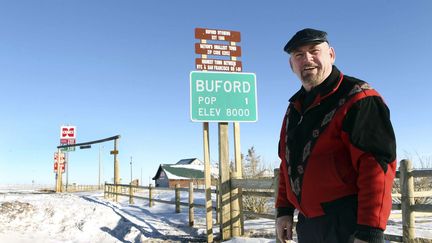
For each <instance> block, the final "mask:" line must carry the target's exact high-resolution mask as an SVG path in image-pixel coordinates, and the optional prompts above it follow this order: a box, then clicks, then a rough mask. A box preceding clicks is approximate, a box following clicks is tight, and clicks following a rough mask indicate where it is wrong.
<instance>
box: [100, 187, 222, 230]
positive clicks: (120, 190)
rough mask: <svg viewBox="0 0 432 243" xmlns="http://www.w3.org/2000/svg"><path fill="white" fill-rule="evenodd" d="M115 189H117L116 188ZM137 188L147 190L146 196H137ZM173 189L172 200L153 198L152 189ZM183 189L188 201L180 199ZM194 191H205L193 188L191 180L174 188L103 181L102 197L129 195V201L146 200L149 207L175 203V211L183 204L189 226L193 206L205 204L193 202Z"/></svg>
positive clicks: (203, 205)
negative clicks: (185, 208) (186, 209)
mask: <svg viewBox="0 0 432 243" xmlns="http://www.w3.org/2000/svg"><path fill="white" fill-rule="evenodd" d="M116 189H117V190H116ZM139 190H147V191H148V196H147V197H144V196H138V195H136V192H137V191H139ZM155 190H158V191H173V190H174V195H175V199H174V201H167V200H161V199H156V198H154V191H155ZM181 191H185V192H188V193H189V200H188V202H182V201H181V200H180V192H181ZM194 192H202V193H205V189H194V187H193V182H190V183H189V188H181V187H180V185H179V184H177V185H176V186H175V188H174V189H172V188H164V187H157V188H155V187H153V186H152V185H151V184H150V185H149V186H134V185H127V184H117V185H115V184H109V183H105V187H104V198H114V197H115V196H124V197H129V203H130V204H134V198H136V199H142V200H147V201H148V205H149V207H152V206H153V205H154V203H155V202H158V203H165V204H171V205H175V212H176V213H180V206H185V207H188V208H189V226H193V225H194V208H195V207H196V208H205V207H206V205H205V204H197V203H194ZM212 193H216V191H215V190H212ZM216 209H217V206H216V205H215V206H213V210H216Z"/></svg>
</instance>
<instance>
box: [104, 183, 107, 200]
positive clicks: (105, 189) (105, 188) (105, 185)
mask: <svg viewBox="0 0 432 243" xmlns="http://www.w3.org/2000/svg"><path fill="white" fill-rule="evenodd" d="M106 191H107V184H106V182H105V184H104V199H106V198H107V197H106V196H107V194H106Z"/></svg>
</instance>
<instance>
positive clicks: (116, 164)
mask: <svg viewBox="0 0 432 243" xmlns="http://www.w3.org/2000/svg"><path fill="white" fill-rule="evenodd" d="M117 146H118V138H117V139H115V140H114V150H113V151H111V154H113V155H114V184H115V193H116V195H115V201H116V202H118V193H119V190H118V189H119V187H118V186H117V185H118V184H120V176H119V175H120V169H119V162H118V159H117V154H118V149H117Z"/></svg>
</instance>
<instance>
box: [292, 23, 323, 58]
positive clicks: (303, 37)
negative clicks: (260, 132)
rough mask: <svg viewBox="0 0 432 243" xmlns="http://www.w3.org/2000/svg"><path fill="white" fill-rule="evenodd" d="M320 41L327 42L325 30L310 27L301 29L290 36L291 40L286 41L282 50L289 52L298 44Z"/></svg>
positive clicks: (298, 45)
mask: <svg viewBox="0 0 432 243" xmlns="http://www.w3.org/2000/svg"><path fill="white" fill-rule="evenodd" d="M321 42H328V40H327V33H326V32H325V31H321V30H315V29H311V28H307V29H302V30H300V31H298V32H297V33H296V34H295V35H294V36H293V37H292V38H291V40H289V41H288V43H287V44H286V45H285V47H284V51H286V52H288V54H290V53H291V52H292V51H294V50H295V49H296V48H298V47H300V46H303V45H306V44H311V43H321Z"/></svg>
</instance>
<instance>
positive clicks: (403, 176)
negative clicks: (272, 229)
mask: <svg viewBox="0 0 432 243" xmlns="http://www.w3.org/2000/svg"><path fill="white" fill-rule="evenodd" d="M278 173H279V171H278V170H277V169H276V170H275V176H274V177H273V178H260V179H257V178H255V179H235V178H231V188H239V189H241V190H240V191H241V193H240V197H242V196H252V197H270V198H276V196H277V195H276V193H277V186H278V183H277V182H278ZM396 177H397V178H399V179H400V184H401V185H400V187H401V193H400V194H397V193H395V194H392V197H396V198H401V203H393V205H392V209H398V210H402V236H399V235H391V234H385V235H384V237H385V239H386V240H389V241H394V242H429V243H431V242H432V240H431V239H424V238H416V237H415V232H414V231H415V230H414V229H415V218H414V217H415V216H414V212H432V205H430V204H416V203H415V202H414V198H418V197H429V196H432V191H417V192H415V191H414V178H415V177H416V178H417V177H432V170H413V169H412V164H411V162H410V161H409V160H402V161H401V162H400V168H399V171H397V173H396ZM190 187H193V185H192V184H190ZM119 188H121V191H122V192H119ZM140 189H141V190H148V191H149V196H148V197H143V196H138V195H134V191H136V190H140ZM154 190H159V191H167V190H169V191H173V190H174V191H175V195H176V196H175V200H174V201H166V200H160V199H155V198H153V196H152V195H153V191H154ZM180 191H188V192H189V193H192V194H193V192H194V191H195V192H202V193H205V190H204V189H193V190H191V189H190V188H180V187H179V186H176V188H175V189H172V188H160V187H158V188H157V189H155V188H154V187H152V186H151V185H149V186H148V187H147V186H134V185H127V184H117V185H115V184H108V183H106V184H105V187H104V195H105V197H110V196H111V195H113V196H114V195H118V196H125V197H129V198H130V199H129V201H130V202H133V198H138V199H143V200H148V201H149V206H150V207H151V206H152V205H153V203H154V202H159V203H165V204H172V205H176V212H180V206H186V207H189V224H190V225H191V226H192V225H193V208H194V207H197V208H205V205H202V204H195V203H194V202H193V195H192V196H190V197H189V202H187V203H186V202H181V201H180V196H179V195H180V193H179V192H180ZM126 192H127V193H126ZM211 192H212V193H217V190H212V191H211ZM191 198H192V200H191ZM216 201H218V200H216ZM212 208H213V209H214V210H218V207H217V206H216V207H214V206H213V207H212ZM240 212H241V214H242V215H250V216H255V217H261V218H267V219H275V215H274V214H263V213H256V212H251V211H244V210H243V209H240ZM242 227H243V224H242ZM242 232H244V230H243V229H242Z"/></svg>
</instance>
